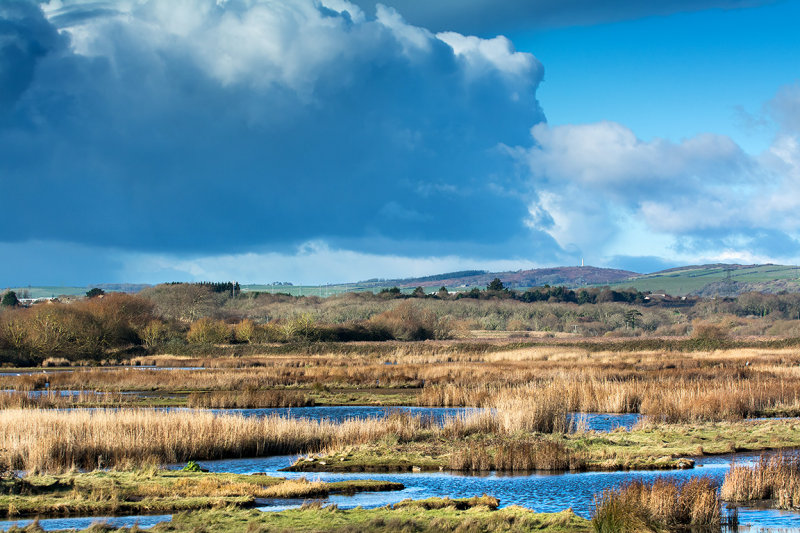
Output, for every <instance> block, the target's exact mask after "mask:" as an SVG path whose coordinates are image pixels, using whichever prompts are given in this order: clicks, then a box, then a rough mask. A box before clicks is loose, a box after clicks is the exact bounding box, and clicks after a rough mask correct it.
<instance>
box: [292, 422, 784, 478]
mask: <svg viewBox="0 0 800 533" xmlns="http://www.w3.org/2000/svg"><path fill="white" fill-rule="evenodd" d="M796 447H800V424H798V423H797V422H796V421H790V420H765V421H740V422H718V423H711V422H710V423H701V424H691V425H689V424H653V425H643V426H642V427H639V428H637V429H634V430H631V431H615V432H612V433H595V432H585V433H571V434H556V435H545V434H541V433H528V432H512V433H508V434H502V433H477V432H476V433H472V434H469V435H466V436H465V437H464V438H463V439H458V440H451V439H447V438H442V436H441V434H438V435H436V434H419V435H418V436H417V437H416V438H413V439H409V440H401V439H397V438H393V437H391V436H389V437H386V438H384V439H382V440H380V441H377V442H371V443H365V444H362V445H358V446H345V447H343V448H339V449H335V448H332V449H329V450H328V451H327V452H326V453H322V454H311V455H309V456H307V457H304V458H301V459H300V460H298V461H297V462H296V463H295V464H294V465H293V466H292V470H295V471H305V472H314V471H338V472H385V471H410V470H415V469H419V470H423V471H425V470H428V471H430V470H461V471H488V470H503V471H529V470H552V471H563V470H630V469H670V468H691V467H692V465H693V461H692V460H691V458H692V457H695V456H698V455H717V454H725V453H731V452H735V451H738V452H742V451H759V450H773V449H784V448H796Z"/></svg>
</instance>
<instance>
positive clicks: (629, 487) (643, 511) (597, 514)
mask: <svg viewBox="0 0 800 533" xmlns="http://www.w3.org/2000/svg"><path fill="white" fill-rule="evenodd" d="M721 507H722V506H721V503H720V499H719V496H718V495H717V488H716V487H715V486H714V484H713V483H712V482H711V481H710V480H708V479H706V478H693V479H691V480H690V481H687V482H686V483H679V482H676V481H673V480H666V479H657V480H656V481H654V482H652V483H643V482H641V481H634V482H631V483H628V484H626V485H624V486H622V487H620V488H618V489H610V490H606V491H603V493H602V494H600V495H598V496H597V497H596V499H595V511H594V516H593V517H592V526H593V528H594V530H595V531H597V532H602V533H606V532H608V533H610V532H634V531H660V530H664V529H670V530H672V529H676V528H688V527H697V526H702V527H711V528H719V527H720V526H721V525H722V523H723V519H722V511H721Z"/></svg>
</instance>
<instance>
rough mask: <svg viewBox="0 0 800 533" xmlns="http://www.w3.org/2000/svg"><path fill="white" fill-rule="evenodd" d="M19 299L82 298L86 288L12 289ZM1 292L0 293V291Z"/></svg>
mask: <svg viewBox="0 0 800 533" xmlns="http://www.w3.org/2000/svg"><path fill="white" fill-rule="evenodd" d="M11 290H12V291H14V292H16V293H17V296H18V297H19V298H53V297H56V296H84V295H86V291H88V290H89V289H88V288H87V287H49V286H48V287H13V288H11ZM0 292H2V291H0Z"/></svg>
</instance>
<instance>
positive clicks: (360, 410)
mask: <svg viewBox="0 0 800 533" xmlns="http://www.w3.org/2000/svg"><path fill="white" fill-rule="evenodd" d="M398 410H399V411H402V412H407V413H410V414H417V415H421V416H429V417H432V418H434V419H435V420H437V421H441V420H443V419H444V418H445V417H447V416H453V415H458V414H463V413H468V412H471V411H473V409H464V408H428V407H352V406H349V407H299V408H275V409H215V410H213V411H214V412H216V413H232V414H241V415H242V416H270V415H280V416H287V417H296V418H306V419H312V420H324V419H327V420H331V421H341V420H344V419H347V418H370V417H385V416H388V415H389V414H390V413H391V412H393V411H398ZM572 417H573V419H577V418H578V417H583V418H584V424H585V426H586V427H587V428H588V429H592V430H595V431H613V430H614V429H615V428H618V427H623V428H630V427H632V426H633V425H634V424H635V423H636V422H637V421H638V420H639V418H640V416H639V415H631V414H628V415H615V414H594V413H591V414H577V413H576V414H573V415H572ZM296 457H297V456H279V457H266V458H253V459H228V460H218V461H200V464H201V465H202V466H203V467H204V468H208V469H209V470H210V471H211V472H232V473H241V474H252V473H256V472H260V473H265V474H268V475H272V476H277V477H286V478H298V477H307V478H309V479H312V480H316V479H319V480H322V481H343V480H349V479H379V480H386V481H396V482H399V483H403V484H404V485H405V487H406V488H405V489H404V490H402V491H397V492H379V493H361V494H356V495H354V496H344V495H332V496H330V497H329V498H327V499H326V500H324V502H325V503H326V504H328V503H330V504H336V505H338V506H339V507H341V508H343V509H344V508H353V507H356V506H362V507H365V508H369V507H380V506H383V505H387V504H392V503H397V502H399V501H401V500H404V499H407V498H413V499H422V498H429V497H434V496H438V497H445V496H446V497H450V498H465V497H471V496H480V495H481V494H484V493H485V494H489V495H491V496H495V497H496V498H498V499H499V500H500V504H501V506H507V505H521V506H524V507H528V508H531V509H533V510H535V511H542V512H554V511H561V510H563V509H566V508H568V507H571V508H572V509H573V510H574V511H575V512H576V513H577V514H579V515H581V516H584V517H589V516H590V515H591V512H592V508H593V503H594V495H595V494H597V493H600V492H602V491H603V490H605V489H609V488H616V487H619V486H620V485H621V484H623V483H625V482H628V481H633V480H642V481H650V480H653V479H656V478H658V477H666V478H671V479H679V480H688V479H690V478H691V477H695V476H704V477H709V478H711V479H713V480H714V481H715V482H717V483H721V482H722V479H723V478H724V476H725V473H726V472H727V470H728V468H729V467H730V464H731V461H732V458H733V456H717V457H701V458H698V459H697V466H696V468H694V469H691V470H668V471H627V472H583V473H565V474H529V475H505V474H496V473H487V474H486V475H464V474H454V473H448V472H435V473H405V472H404V473H390V474H379V473H326V472H313V473H304V472H283V471H281V469H282V468H286V467H287V466H289V465H291V464H292V462H294V460H295V459H296ZM757 457H758V454H737V455H736V462H737V464H747V463H749V462H752V461H754V459H755V458H757ZM180 466H182V465H175V468H179V467H180ZM300 504H302V501H287V500H272V501H267V500H263V501H259V502H258V508H259V509H260V510H262V511H267V512H271V511H280V510H284V509H288V508H292V507H297V506H299V505H300ZM170 519H171V517H170V516H169V515H162V516H139V517H116V518H113V519H111V520H113V522H112V523H113V524H115V525H132V524H133V523H134V522H136V521H137V520H138V523H139V526H140V527H149V526H152V525H154V524H155V523H158V522H161V521H166V520H170ZM102 520H104V519H98V518H63V519H48V520H42V521H40V524H41V526H42V528H43V529H46V530H52V529H63V528H85V527H88V525H89V524H91V523H92V522H94V521H102ZM739 520H740V522H741V524H742V531H762V530H765V529H766V528H769V529H773V528H774V529H780V530H783V531H786V530H793V531H800V514H798V513H790V512H783V511H775V510H761V509H749V508H741V509H740V510H739ZM28 522H29V521H20V522H0V530H6V529H9V528H10V527H11V525H12V524H14V523H20V524H25V523H28ZM748 525H751V526H752V527H748Z"/></svg>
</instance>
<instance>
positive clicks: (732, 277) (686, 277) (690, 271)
mask: <svg viewBox="0 0 800 533" xmlns="http://www.w3.org/2000/svg"><path fill="white" fill-rule="evenodd" d="M614 286H617V287H633V288H635V289H638V290H640V291H650V292H664V293H667V294H671V295H673V296H685V295H689V294H694V295H698V296H706V297H711V296H736V295H738V294H742V293H745V292H750V291H758V292H765V293H777V292H781V291H788V292H800V270H798V268H797V267H795V266H787V265H773V264H766V265H728V264H720V263H718V264H710V265H691V266H685V267H678V268H670V269H668V270H662V271H660V272H653V273H651V274H643V275H640V276H636V277H633V278H631V279H628V280H624V281H621V282H618V283H615V284H614Z"/></svg>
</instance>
